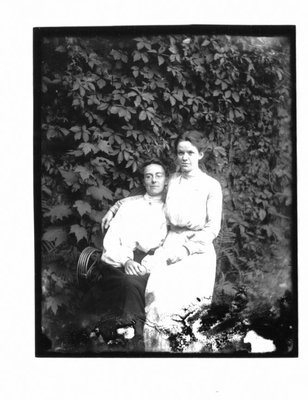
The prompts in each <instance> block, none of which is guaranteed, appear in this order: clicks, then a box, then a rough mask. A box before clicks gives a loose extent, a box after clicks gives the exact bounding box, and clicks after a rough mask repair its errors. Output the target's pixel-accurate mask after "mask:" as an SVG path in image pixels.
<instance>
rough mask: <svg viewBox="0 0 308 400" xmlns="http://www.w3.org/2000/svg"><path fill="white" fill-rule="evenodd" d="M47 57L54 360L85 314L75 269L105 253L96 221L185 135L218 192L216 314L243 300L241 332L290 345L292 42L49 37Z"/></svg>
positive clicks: (47, 327) (44, 148)
mask: <svg viewBox="0 0 308 400" xmlns="http://www.w3.org/2000/svg"><path fill="white" fill-rule="evenodd" d="M39 45H40V48H39V54H40V56H39V58H40V61H41V64H40V68H41V93H40V95H39V96H40V116H41V129H40V131H39V132H35V135H36V139H37V140H38V141H39V143H40V145H41V156H42V158H41V214H42V221H41V222H42V238H41V248H42V265H41V267H42V325H43V331H44V332H46V334H47V335H48V336H49V337H51V338H52V340H53V346H54V347H55V346H56V345H58V344H59V343H60V342H61V332H62V330H63V329H65V328H66V327H67V324H68V322H67V321H69V320H73V319H74V317H75V316H76V313H77V312H78V307H79V305H80V302H81V301H82V296H83V294H82V292H80V291H79V290H78V288H77V286H76V282H75V267H76V262H77V259H78V255H79V253H80V251H81V250H82V249H83V248H84V247H86V246H88V245H92V246H95V247H98V248H100V247H101V245H102V240H103V237H102V234H101V229H100V221H101V218H102V216H103V215H104V214H105V212H106V211H107V210H108V208H109V206H110V205H111V204H113V203H114V202H115V201H116V200H117V199H119V198H122V197H124V196H127V195H128V194H129V192H130V191H131V190H132V189H134V188H136V187H138V186H139V185H140V179H139V178H140V177H139V176H138V166H139V165H140V164H141V163H142V161H143V160H144V159H145V158H146V157H148V156H152V155H158V156H161V157H163V158H164V159H165V160H166V162H167V164H169V166H170V169H171V170H172V168H173V157H174V156H173V146H172V145H173V142H174V140H175V139H176V138H177V136H178V134H179V133H181V132H182V131H183V130H185V129H187V128H191V127H192V128H196V129H199V130H202V131H203V132H204V134H205V136H206V137H207V138H208V143H209V144H208V149H207V153H206V160H205V167H206V169H207V171H208V173H209V174H210V175H212V176H214V177H215V178H217V179H218V180H219V181H220V183H221V185H222V188H223V196H224V215H223V225H222V230H221V233H220V235H219V237H218V238H217V239H216V242H215V246H216V249H217V254H218V265H217V279H216V286H215V298H214V305H215V307H216V306H217V307H220V306H226V307H227V308H228V307H229V308H228V310H227V311H228V312H230V307H231V305H232V304H233V305H234V303H232V302H233V301H234V299H235V298H237V296H238V295H239V293H243V295H244V297H245V305H244V306H243V307H242V308H240V309H238V310H237V316H238V318H239V319H240V320H243V321H246V323H247V321H248V324H253V323H254V321H257V320H258V318H259V319H260V318H261V319H262V318H266V319H267V320H268V321H269V320H271V321H272V323H273V324H275V323H276V325H277V324H278V325H279V324H282V325H281V327H280V328H281V329H282V328H283V329H282V331H283V335H285V337H286V340H287V339H288V340H289V339H290V338H293V335H294V321H293V319H292V317H290V318H289V319H288V320H287V321H285V320H283V322H281V321H282V319H281V318H282V315H281V307H280V306H279V304H281V299H283V298H284V299H285V298H288V299H289V302H290V303H289V306H290V307H291V308H292V307H293V306H294V304H293V301H294V300H292V296H291V297H290V294H291V293H292V291H293V290H292V279H291V273H292V270H293V271H294V269H295V267H296V265H294V263H293V262H294V257H293V256H294V254H292V251H291V250H292V240H293V238H292V235H294V230H293V228H292V227H293V221H292V219H291V218H292V217H293V216H294V214H293V213H292V207H293V206H294V199H293V197H292V194H294V192H293V191H292V186H293V185H294V176H293V172H294V170H293V169H292V166H293V165H294V164H293V159H292V154H293V148H292V145H293V143H292V129H293V125H292V121H291V107H292V103H291V99H292V86H291V83H292V79H291V78H292V77H291V70H290V42H289V40H288V38H286V37H252V36H249V37H245V36H228V35H218V36H217V35H209V36H207V35H190V36H189V35H185V34H180V35H157V36H146V37H133V36H131V37H130V36H128V35H125V36H123V35H122V36H121V35H119V37H117V36H116V35H114V36H107V35H106V36H99V37H96V36H91V37H90V36H89V37H85V36H82V37H60V36H59V37H55V36H53V37H49V36H46V37H43V38H42V40H41V42H40V44H39ZM286 296H287V297H286ZM290 298H291V300H290ZM231 308H232V307H231ZM232 310H233V311H234V308H232ZM232 310H231V311H232ZM227 311H226V312H225V313H224V314H223V315H224V316H225V315H230V313H229V314H228V313H227ZM233 311H232V312H233ZM278 325H277V326H278ZM286 325H288V326H289V328H286ZM277 329H278V328H277ZM290 346H291V345H286V344H284V346H283V350H284V351H289V350H290ZM291 347H292V346H291Z"/></svg>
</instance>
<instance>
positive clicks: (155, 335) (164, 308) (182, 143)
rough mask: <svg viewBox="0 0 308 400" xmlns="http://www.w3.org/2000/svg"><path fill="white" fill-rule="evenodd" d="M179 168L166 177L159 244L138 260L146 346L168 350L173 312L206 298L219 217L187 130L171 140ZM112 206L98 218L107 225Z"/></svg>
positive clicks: (216, 197)
mask: <svg viewBox="0 0 308 400" xmlns="http://www.w3.org/2000/svg"><path fill="white" fill-rule="evenodd" d="M175 147H176V152H177V163H178V167H179V171H178V172H177V173H175V174H174V175H173V176H172V177H171V178H170V180H169V185H168V191H167V197H166V204H165V214H166V217H167V220H168V223H169V227H170V228H169V233H168V235H167V238H166V240H165V242H164V244H163V246H162V247H161V248H159V249H157V250H156V252H155V254H154V255H148V256H147V257H145V258H144V259H143V261H142V265H143V266H145V267H147V268H148V269H149V270H151V275H150V277H149V279H148V282H147V287H146V300H145V301H146V304H145V307H146V324H145V327H144V339H145V349H146V351H171V347H170V342H169V337H170V334H174V333H177V332H180V330H181V324H180V323H179V322H178V317H179V316H181V315H183V313H184V312H185V310H186V309H187V308H189V307H192V306H194V305H196V304H197V305H200V303H202V304H210V302H211V298H212V293H213V288H214V283H215V275H216V254H215V250H214V246H213V243H212V242H213V240H214V238H215V237H216V236H217V235H218V233H219V230H220V223H221V212H222V192H221V187H220V184H219V183H218V181H216V180H215V179H213V178H211V177H210V176H209V175H207V174H206V173H205V172H203V171H202V170H201V169H200V167H199V162H200V161H201V160H202V158H203V156H204V151H205V148H206V140H205V138H204V135H203V134H202V133H201V132H198V131H187V132H185V133H184V134H183V135H181V136H180V137H179V138H178V139H177V141H176V143H175ZM116 211H117V207H114V208H113V209H111V211H110V212H109V213H107V215H106V217H105V218H104V219H103V221H102V226H103V227H104V226H106V225H108V223H109V221H110V219H111V217H112V215H113V214H114V213H115V212H116Z"/></svg>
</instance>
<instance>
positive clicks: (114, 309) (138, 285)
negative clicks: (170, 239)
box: [96, 160, 167, 350]
mask: <svg viewBox="0 0 308 400" xmlns="http://www.w3.org/2000/svg"><path fill="white" fill-rule="evenodd" d="M143 182H144V186H145V191H146V193H145V194H144V195H140V196H136V197H131V198H129V199H128V200H127V201H125V202H123V205H122V206H121V207H120V209H119V211H118V213H117V215H116V216H115V218H114V219H113V220H112V222H111V224H110V227H109V230H108V231H107V233H106V235H105V237H104V241H103V253H102V257H101V260H102V262H101V265H100V266H99V267H100V271H101V276H100V278H99V282H98V284H97V285H96V289H97V290H96V292H97V297H98V301H99V302H100V303H101V307H102V308H104V309H105V310H106V311H109V314H111V316H114V317H117V320H118V323H117V325H118V326H123V325H124V326H125V325H134V328H135V336H136V339H135V340H137V339H140V340H139V342H140V341H142V340H141V338H142V329H143V323H144V319H145V315H144V306H145V304H144V291H145V286H146V283H147V279H148V276H149V269H148V268H147V267H145V266H143V265H142V264H141V263H140V262H141V260H142V257H144V256H145V255H147V254H149V253H150V252H152V253H153V252H154V250H155V249H156V248H157V247H158V246H160V245H161V244H162V243H163V241H164V239H165V237H166V234H167V223H166V218H165V214H164V190H165V186H166V173H165V169H164V166H163V165H162V164H161V162H160V161H159V160H150V161H148V162H146V163H145V164H144V166H143ZM102 308H101V310H102ZM139 344H140V343H139ZM140 349H141V348H140V347H138V350H140Z"/></svg>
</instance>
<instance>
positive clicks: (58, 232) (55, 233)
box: [42, 226, 67, 246]
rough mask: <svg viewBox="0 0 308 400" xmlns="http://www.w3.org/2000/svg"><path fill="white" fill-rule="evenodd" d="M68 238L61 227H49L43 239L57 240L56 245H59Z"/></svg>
mask: <svg viewBox="0 0 308 400" xmlns="http://www.w3.org/2000/svg"><path fill="white" fill-rule="evenodd" d="M66 238H67V234H66V232H65V230H64V229H63V228H61V227H55V226H52V227H49V228H48V229H47V231H46V232H45V233H44V235H43V237H42V239H43V240H46V241H47V242H55V245H56V246H59V245H60V244H61V243H63V242H65V241H66Z"/></svg>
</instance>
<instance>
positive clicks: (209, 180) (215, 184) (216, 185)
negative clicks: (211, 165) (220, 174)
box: [200, 171, 221, 189]
mask: <svg viewBox="0 0 308 400" xmlns="http://www.w3.org/2000/svg"><path fill="white" fill-rule="evenodd" d="M200 176H201V179H203V180H204V181H205V182H206V183H207V185H210V186H212V187H213V188H217V189H220V188H221V185H220V182H219V181H218V179H216V178H213V177H212V176H210V175H209V174H207V173H206V172H203V171H202V174H201V175H200Z"/></svg>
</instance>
